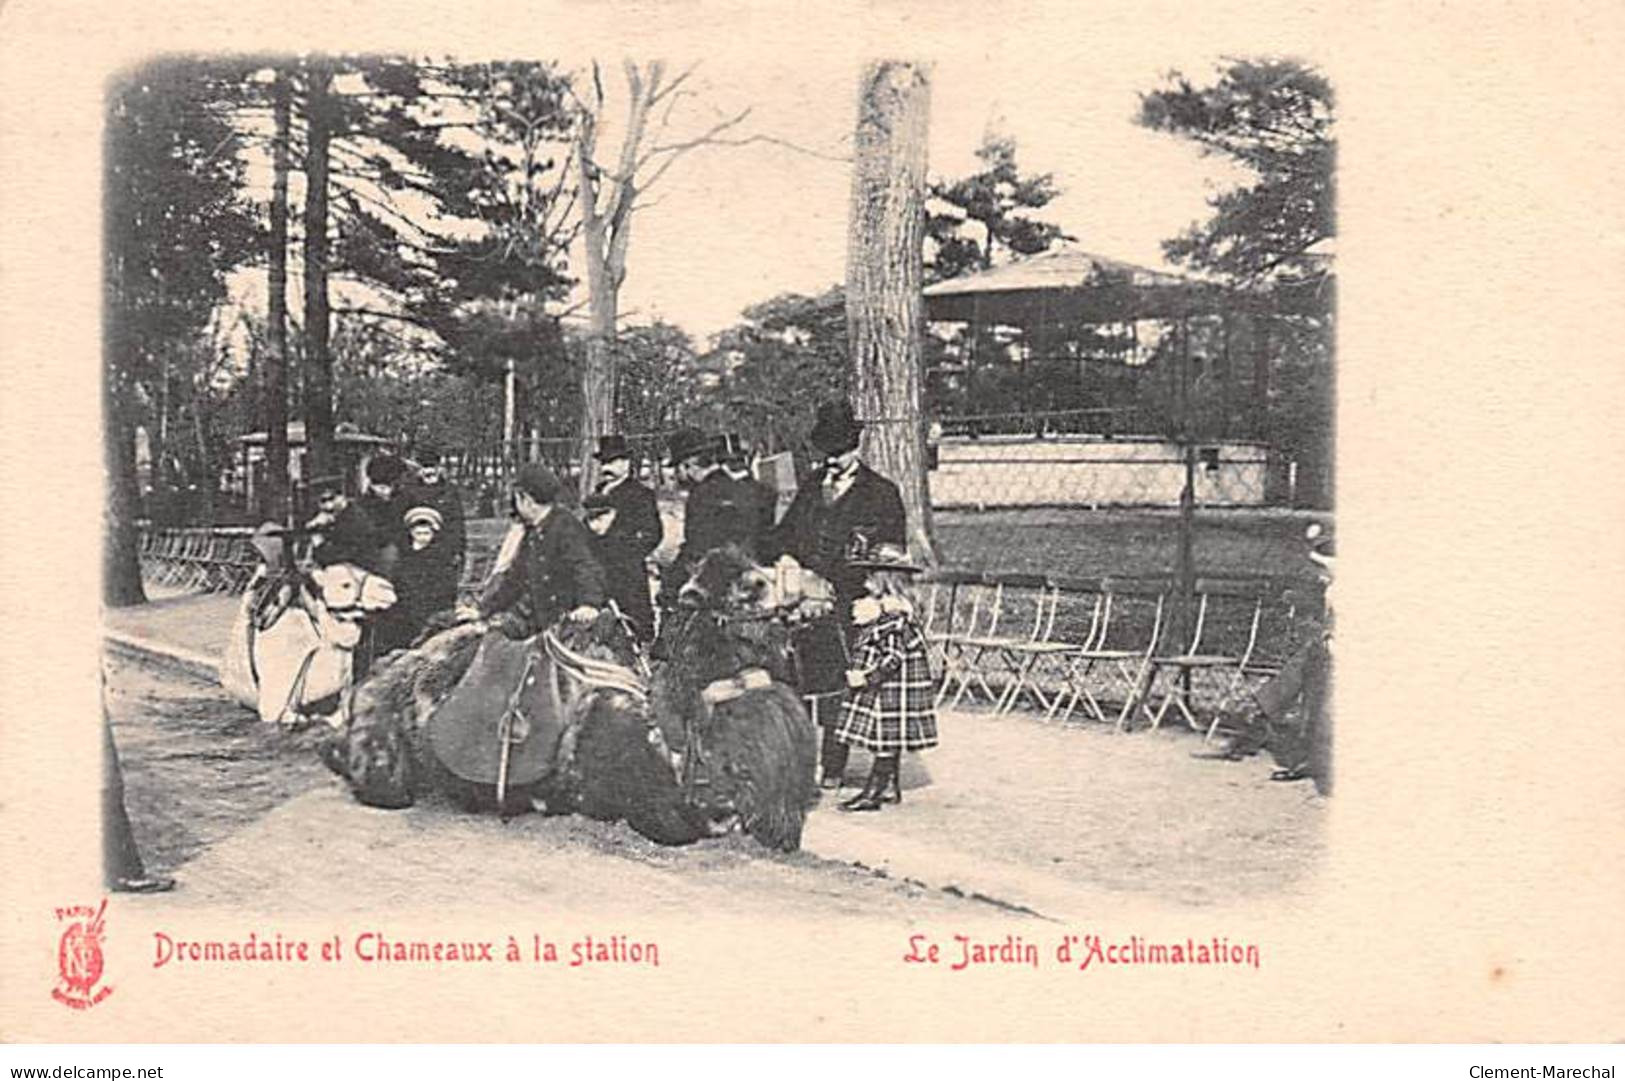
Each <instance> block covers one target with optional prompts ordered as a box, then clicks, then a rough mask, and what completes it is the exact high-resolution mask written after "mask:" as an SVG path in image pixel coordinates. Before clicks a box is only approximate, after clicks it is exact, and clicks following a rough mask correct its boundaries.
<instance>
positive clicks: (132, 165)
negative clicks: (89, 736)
mask: <svg viewBox="0 0 1625 1081" xmlns="http://www.w3.org/2000/svg"><path fill="white" fill-rule="evenodd" d="M220 100H221V92H220V87H219V78H218V73H217V72H215V71H214V70H212V69H211V68H210V67H209V66H208V65H207V64H205V63H203V62H200V61H197V60H193V59H190V58H176V59H170V60H165V61H162V62H160V63H157V64H152V65H147V66H145V67H142V68H139V69H136V70H132V71H130V72H127V73H125V74H124V75H122V76H121V77H120V78H118V79H117V80H115V81H114V83H113V84H112V86H111V87H110V92H109V97H108V112H107V129H106V156H105V160H106V162H107V166H106V177H105V189H104V192H105V194H104V202H103V215H104V229H105V234H104V245H103V260H104V306H105V307H104V316H105V328H106V330H105V340H104V354H103V375H102V380H103V414H104V415H103V433H104V441H105V449H106V464H107V469H108V481H109V483H108V486H107V493H108V505H107V528H106V530H105V536H104V544H105V560H104V580H103V581H104V586H103V592H104V598H105V599H106V601H107V602H108V603H109V604H130V603H138V602H140V601H141V600H143V599H144V597H143V593H142V589H141V581H140V573H139V568H138V566H137V563H136V533H135V521H136V518H137V516H138V515H139V514H140V513H141V507H140V493H139V489H138V484H137V478H136V460H135V432H136V428H137V427H138V426H144V427H145V428H146V430H147V431H148V433H149V445H151V441H152V440H153V436H154V434H155V433H162V432H165V431H166V430H167V429H168V428H169V427H170V422H171V419H172V416H173V415H172V414H171V413H170V412H169V407H170V404H171V393H172V391H176V393H175V397H176V398H177V399H178V398H180V397H181V396H182V395H181V394H180V393H179V390H177V389H176V388H180V390H184V388H188V387H193V386H196V385H197V383H198V381H199V379H200V375H201V373H200V364H201V362H202V360H201V358H202V357H203V356H204V354H202V353H201V352H200V351H199V350H197V349H195V348H194V346H195V344H196V342H197V340H198V339H199V338H200V337H201V336H202V335H203V333H204V330H205V328H206V327H207V325H208V322H209V319H210V316H211V314H212V313H213V311H214V309H215V307H216V306H217V305H218V304H219V303H220V301H221V300H222V299H223V298H224V296H225V293H226V284H225V282H226V274H227V273H228V272H229V271H230V270H231V269H232V268H233V267H234V266H235V265H236V264H237V263H238V262H239V261H241V260H242V259H243V258H245V257H247V256H248V255H249V254H250V253H252V252H253V251H255V250H256V248H257V246H258V227H257V223H256V221H255V218H254V216H253V215H252V213H251V212H250V210H249V208H248V207H247V206H246V205H245V204H244V202H243V201H242V200H241V198H240V195H239V189H240V185H241V181H242V174H243V166H242V163H241V161H240V160H239V159H238V157H237V155H236V143H237V139H238V132H237V130H236V129H235V128H234V127H233V125H232V124H231V122H230V120H229V118H228V117H227V116H226V115H225V114H224V112H223V111H222V109H221V107H220ZM154 449H155V450H156V455H155V457H156V459H157V461H158V462H159V463H160V471H161V469H162V463H163V462H165V461H167V460H169V459H170V457H171V456H170V455H168V454H166V453H165V452H164V449H163V447H162V446H161V445H160V446H157V447H155V448H154Z"/></svg>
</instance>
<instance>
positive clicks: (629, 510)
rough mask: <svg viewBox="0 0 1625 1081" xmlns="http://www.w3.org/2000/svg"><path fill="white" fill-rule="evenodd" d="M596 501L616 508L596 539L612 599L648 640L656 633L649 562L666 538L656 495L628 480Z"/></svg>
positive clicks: (600, 495) (594, 543) (594, 548)
mask: <svg viewBox="0 0 1625 1081" xmlns="http://www.w3.org/2000/svg"><path fill="white" fill-rule="evenodd" d="M595 501H597V502H601V503H603V504H604V505H606V506H610V507H613V508H615V520H614V521H613V522H612V523H610V527H609V529H608V530H606V531H605V532H604V534H603V535H602V536H594V537H593V538H592V542H593V552H594V553H595V554H596V555H597V556H598V561H599V562H600V563H602V564H603V565H604V572H605V578H606V579H607V590H608V593H609V596H610V598H611V599H613V600H614V601H615V604H616V605H617V606H618V607H619V608H620V610H621V611H622V612H624V613H625V614H626V615H627V617H628V618H629V619H631V620H632V622H633V623H634V624H636V625H637V627H638V629H639V632H640V634H641V635H642V636H643V637H645V638H647V637H649V636H650V635H652V634H653V633H654V607H653V605H652V604H651V603H650V601H649V566H648V559H649V555H650V553H652V552H653V551H654V550H655V549H656V548H658V547H660V540H661V538H662V537H663V536H664V535H665V527H664V526H663V525H662V524H661V522H660V508H659V507H658V506H656V504H655V494H654V492H652V491H650V490H649V489H648V488H646V487H644V486H643V485H642V484H639V483H638V482H637V481H635V480H632V479H631V478H628V479H626V480H624V481H622V482H621V483H619V484H617V485H615V486H614V487H613V488H607V489H601V490H600V491H599V493H598V495H597V496H596V497H595Z"/></svg>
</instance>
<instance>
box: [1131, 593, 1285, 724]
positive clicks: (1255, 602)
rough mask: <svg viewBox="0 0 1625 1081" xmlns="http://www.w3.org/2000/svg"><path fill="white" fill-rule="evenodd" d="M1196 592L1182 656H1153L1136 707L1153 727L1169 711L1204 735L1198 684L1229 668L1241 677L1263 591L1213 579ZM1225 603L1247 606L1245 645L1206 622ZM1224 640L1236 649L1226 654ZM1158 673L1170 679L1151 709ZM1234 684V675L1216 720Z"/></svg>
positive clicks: (1254, 637) (1252, 643) (1249, 655)
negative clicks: (1197, 708)
mask: <svg viewBox="0 0 1625 1081" xmlns="http://www.w3.org/2000/svg"><path fill="white" fill-rule="evenodd" d="M1197 588H1198V589H1199V590H1200V593H1199V600H1198V602H1197V607H1196V621H1195V625H1194V626H1193V628H1192V630H1191V637H1190V642H1189V643H1188V644H1187V646H1186V648H1185V649H1184V650H1183V651H1181V652H1180V653H1177V654H1173V655H1170V656H1163V657H1154V658H1152V660H1151V671H1150V678H1149V679H1148V681H1147V686H1146V690H1147V694H1146V696H1145V699H1144V700H1143V701H1142V703H1141V706H1140V708H1141V709H1142V710H1143V711H1144V712H1145V713H1146V714H1147V716H1149V717H1150V718H1151V727H1152V728H1157V727H1159V726H1160V725H1161V724H1162V719H1163V717H1165V716H1166V715H1167V713H1168V710H1169V709H1170V708H1172V709H1177V710H1178V711H1179V712H1180V714H1181V715H1182V716H1183V717H1184V718H1185V723H1186V724H1187V725H1188V726H1189V727H1190V728H1191V729H1192V730H1193V731H1197V732H1201V731H1203V728H1204V726H1203V725H1202V724H1201V723H1200V722H1199V721H1197V719H1196V712H1195V708H1194V706H1195V702H1194V699H1195V689H1196V688H1195V685H1196V682H1197V680H1199V679H1200V678H1201V677H1203V676H1204V675H1207V676H1213V677H1219V678H1222V673H1223V672H1224V671H1225V670H1227V669H1228V670H1232V671H1233V672H1234V673H1235V675H1237V676H1239V674H1240V673H1241V672H1242V671H1243V670H1245V669H1246V667H1247V663H1248V662H1249V661H1250V660H1251V659H1252V656H1253V649H1254V648H1255V647H1256V646H1257V644H1258V625H1259V620H1260V618H1261V617H1262V615H1263V611H1264V590H1263V589H1261V588H1260V587H1259V586H1258V585H1256V584H1249V583H1244V582H1233V583H1222V582H1217V581H1206V582H1198V583H1197ZM1226 600H1238V601H1242V602H1245V603H1246V605H1247V609H1246V610H1247V611H1248V614H1247V615H1246V616H1245V617H1244V618H1245V620H1246V624H1247V631H1246V642H1245V645H1242V644H1241V641H1240V639H1241V635H1240V634H1234V635H1226V634H1225V628H1223V627H1220V628H1217V629H1215V628H1214V627H1213V626H1212V623H1213V622H1214V620H1211V619H1210V618H1209V615H1210V612H1216V611H1217V610H1218V609H1221V608H1223V607H1224V602H1225V601H1226ZM1227 639H1228V640H1229V641H1232V642H1234V643H1235V644H1236V645H1238V646H1239V647H1240V648H1239V651H1230V650H1227V649H1226V648H1225V645H1224V643H1225V642H1226V640H1227ZM1159 675H1165V676H1167V677H1168V679H1167V680H1166V682H1165V686H1164V690H1163V693H1162V701H1161V703H1160V704H1159V705H1158V706H1157V708H1156V709H1155V710H1152V709H1151V706H1150V703H1151V699H1152V698H1154V697H1155V688H1156V682H1157V677H1158V676H1159ZM1234 686H1235V678H1234V677H1232V679H1230V680H1229V681H1227V683H1226V686H1225V688H1224V691H1223V693H1222V694H1221V695H1220V696H1219V698H1218V701H1219V702H1220V703H1221V705H1220V706H1218V707H1216V709H1215V717H1217V715H1218V713H1219V712H1222V703H1224V702H1225V701H1226V700H1227V699H1228V698H1229V695H1230V691H1231V689H1232V688H1234ZM1207 730H1208V731H1209V732H1211V731H1212V728H1211V727H1208V729H1207Z"/></svg>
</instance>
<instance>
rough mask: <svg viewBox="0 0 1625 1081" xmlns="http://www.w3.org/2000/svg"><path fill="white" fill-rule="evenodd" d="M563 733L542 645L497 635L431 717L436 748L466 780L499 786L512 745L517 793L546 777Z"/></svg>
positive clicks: (510, 779) (510, 774)
mask: <svg viewBox="0 0 1625 1081" xmlns="http://www.w3.org/2000/svg"><path fill="white" fill-rule="evenodd" d="M564 727H565V716H564V701H563V697H562V695H561V694H560V692H559V686H558V682H557V672H556V669H555V668H554V665H553V663H552V661H551V659H550V658H549V657H547V656H546V655H545V654H544V653H543V652H542V650H541V644H540V642H539V641H538V640H537V639H535V638H529V639H521V640H517V641H516V640H514V639H511V638H508V637H507V636H506V635H504V634H502V633H501V632H500V631H491V632H489V633H487V634H486V635H485V637H484V638H482V639H480V645H479V649H478V651H477V652H476V653H475V654H474V660H473V662H472V663H471V664H470V665H469V667H468V671H467V672H465V673H464V674H463V678H462V679H461V680H459V681H458V683H457V685H456V686H455V687H453V688H452V691H451V693H450V694H449V695H447V696H446V699H445V701H443V702H441V704H440V706H439V707H438V708H437V709H436V710H435V711H434V713H433V714H432V715H430V717H429V725H428V728H429V747H430V749H431V751H432V753H433V754H434V756H435V758H436V759H438V760H439V762H440V764H441V765H443V766H445V767H446V768H447V769H448V770H450V771H451V772H452V773H454V774H456V775H457V776H458V777H461V778H462V779H463V780H465V781H472V782H474V783H476V784H492V785H494V784H496V783H497V778H498V775H499V773H500V772H501V768H502V766H501V764H502V760H503V747H502V745H503V742H504V740H506V741H507V743H508V752H507V764H508V765H507V784H508V786H509V787H510V788H511V787H515V786H523V785H528V784H534V783H535V782H536V781H539V780H541V779H542V778H543V777H545V776H547V774H548V773H549V772H550V771H551V770H552V769H553V767H554V764H555V761H556V759H557V756H558V749H559V738H560V736H561V735H563V733H564Z"/></svg>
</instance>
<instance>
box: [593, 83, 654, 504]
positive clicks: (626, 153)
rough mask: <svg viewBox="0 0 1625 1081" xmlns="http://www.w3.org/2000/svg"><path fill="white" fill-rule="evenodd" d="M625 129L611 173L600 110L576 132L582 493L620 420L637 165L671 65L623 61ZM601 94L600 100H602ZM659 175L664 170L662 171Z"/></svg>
mask: <svg viewBox="0 0 1625 1081" xmlns="http://www.w3.org/2000/svg"><path fill="white" fill-rule="evenodd" d="M624 70H625V75H626V86H627V115H626V128H625V131H624V132H623V134H622V137H621V148H620V154H619V161H618V164H617V166H616V169H615V172H614V174H613V175H610V176H606V175H605V173H604V170H602V169H601V168H600V167H599V166H598V164H597V163H596V161H595V160H594V155H595V154H596V152H597V148H598V117H597V116H596V115H587V116H584V117H583V118H582V119H581V123H580V127H579V128H578V129H577V132H576V143H575V158H576V179H577V185H578V189H579V191H580V199H581V206H582V212H581V235H582V239H583V241H584V242H585V251H586V256H587V298H588V299H587V353H586V358H585V362H584V363H583V364H582V366H581V438H580V446H578V447H577V448H576V461H577V462H578V463H579V465H580V468H581V476H580V487H579V490H580V493H581V495H582V496H583V497H585V496H586V495H587V494H588V493H589V492H591V491H592V488H593V485H594V484H595V483H596V482H597V480H598V460H597V459H596V458H594V457H593V451H594V450H595V449H596V444H597V440H598V437H599V436H601V435H608V434H610V432H611V431H613V430H614V427H615V332H616V322H617V320H618V319H619V318H620V294H621V285H622V283H623V282H625V281H626V253H627V247H628V245H629V244H630V242H631V237H632V211H633V209H634V206H635V204H636V202H637V197H638V185H637V182H636V181H635V180H634V174H636V172H637V170H638V163H639V161H640V155H641V153H642V150H643V144H644V139H645V137H646V135H647V133H648V127H649V110H650V108H651V107H652V106H653V105H654V103H655V100H656V96H657V95H658V94H659V93H660V85H661V78H662V75H663V72H664V70H665V65H663V64H662V63H660V62H659V61H655V62H653V63H651V64H650V65H649V67H648V69H647V70H646V71H645V70H642V69H639V68H638V66H637V65H636V64H634V63H632V62H631V61H627V62H626V64H625V69H624ZM601 105H602V100H601V99H600V106H601ZM656 175H658V173H657V174H656Z"/></svg>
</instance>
